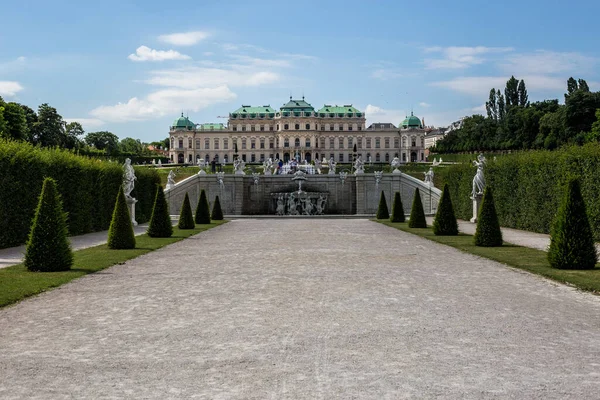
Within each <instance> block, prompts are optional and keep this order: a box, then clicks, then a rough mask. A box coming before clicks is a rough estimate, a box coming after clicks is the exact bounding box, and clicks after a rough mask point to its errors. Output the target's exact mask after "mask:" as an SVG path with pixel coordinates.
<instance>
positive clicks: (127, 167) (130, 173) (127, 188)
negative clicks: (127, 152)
mask: <svg viewBox="0 0 600 400" xmlns="http://www.w3.org/2000/svg"><path fill="white" fill-rule="evenodd" d="M136 179H137V178H136V176H135V171H134V169H133V166H132V165H131V159H129V158H126V159H125V164H123V192H124V193H125V197H127V198H131V192H132V191H133V187H134V186H135V180H136Z"/></svg>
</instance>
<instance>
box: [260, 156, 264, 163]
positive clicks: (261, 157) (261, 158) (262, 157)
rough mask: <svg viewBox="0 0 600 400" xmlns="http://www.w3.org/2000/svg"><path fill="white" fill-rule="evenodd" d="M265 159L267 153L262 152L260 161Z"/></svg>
mask: <svg viewBox="0 0 600 400" xmlns="http://www.w3.org/2000/svg"><path fill="white" fill-rule="evenodd" d="M263 161H265V155H264V154H261V155H260V162H263Z"/></svg>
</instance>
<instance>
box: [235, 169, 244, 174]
mask: <svg viewBox="0 0 600 400" xmlns="http://www.w3.org/2000/svg"><path fill="white" fill-rule="evenodd" d="M235 175H246V173H245V172H244V171H242V170H241V169H238V170H236V171H235Z"/></svg>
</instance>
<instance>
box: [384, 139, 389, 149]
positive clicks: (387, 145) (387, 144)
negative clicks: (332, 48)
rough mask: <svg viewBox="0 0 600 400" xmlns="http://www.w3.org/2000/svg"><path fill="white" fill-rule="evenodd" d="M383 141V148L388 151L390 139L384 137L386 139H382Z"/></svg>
mask: <svg viewBox="0 0 600 400" xmlns="http://www.w3.org/2000/svg"><path fill="white" fill-rule="evenodd" d="M384 141H385V143H384V146H385V148H386V149H389V148H390V138H389V137H386V138H385V139H384Z"/></svg>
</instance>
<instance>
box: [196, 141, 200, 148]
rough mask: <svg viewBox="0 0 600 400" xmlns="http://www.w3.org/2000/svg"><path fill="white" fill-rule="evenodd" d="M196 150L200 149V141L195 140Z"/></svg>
mask: <svg viewBox="0 0 600 400" xmlns="http://www.w3.org/2000/svg"><path fill="white" fill-rule="evenodd" d="M196 148H197V149H200V139H196Z"/></svg>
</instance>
